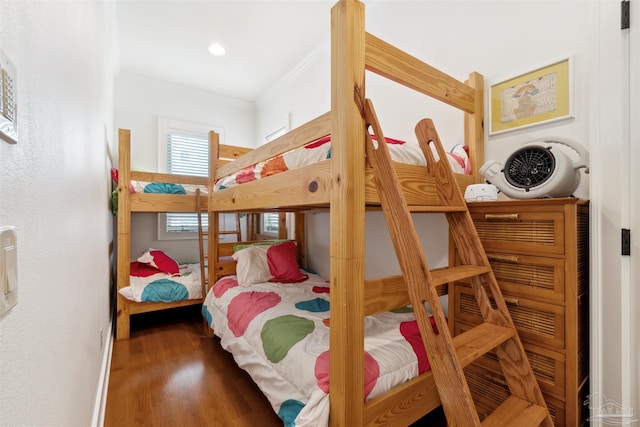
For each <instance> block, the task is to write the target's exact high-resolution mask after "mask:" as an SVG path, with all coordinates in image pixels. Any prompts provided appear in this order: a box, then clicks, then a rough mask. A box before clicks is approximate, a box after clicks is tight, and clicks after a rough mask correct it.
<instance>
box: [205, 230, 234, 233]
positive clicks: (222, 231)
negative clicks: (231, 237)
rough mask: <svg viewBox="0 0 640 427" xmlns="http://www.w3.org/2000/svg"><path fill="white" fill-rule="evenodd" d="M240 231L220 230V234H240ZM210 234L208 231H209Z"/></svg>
mask: <svg viewBox="0 0 640 427" xmlns="http://www.w3.org/2000/svg"><path fill="white" fill-rule="evenodd" d="M238 233H239V231H235V230H233V231H218V234H238ZM207 234H208V233H207Z"/></svg>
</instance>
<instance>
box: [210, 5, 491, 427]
mask: <svg viewBox="0 0 640 427" xmlns="http://www.w3.org/2000/svg"><path fill="white" fill-rule="evenodd" d="M331 30H332V35H331V63H332V66H331V93H332V100H331V111H330V112H328V113H326V114H324V115H322V116H320V117H318V118H316V119H314V120H312V121H310V122H308V123H307V124H305V125H303V126H301V127H299V128H297V129H294V130H292V131H291V132H289V133H287V134H286V135H284V136H282V137H280V138H279V139H277V140H275V141H273V142H271V143H268V144H266V145H263V146H261V147H259V148H257V149H255V150H253V151H251V152H250V153H249V154H247V155H245V156H243V157H241V158H239V159H237V160H236V161H234V162H231V163H228V164H226V165H222V166H220V167H217V164H218V154H219V152H220V151H221V150H222V149H223V148H224V149H226V148H227V147H226V146H221V145H219V143H218V138H217V135H216V134H215V133H211V134H210V139H211V151H210V156H211V158H210V165H211V168H210V177H209V188H214V183H215V181H216V180H217V179H218V178H220V177H223V176H226V175H230V174H232V173H235V172H237V171H240V170H241V169H243V168H245V167H248V166H251V165H253V164H255V163H258V162H260V161H264V160H266V159H269V158H271V157H273V156H275V155H277V154H281V153H284V152H286V151H289V150H292V149H295V148H298V147H301V146H302V145H304V144H305V143H307V142H310V141H313V140H315V139H317V138H321V137H323V136H326V135H328V134H331V137H332V146H331V159H330V160H325V161H323V162H320V163H318V164H314V165H311V166H307V167H304V168H302V169H295V170H291V171H287V172H283V173H280V174H278V175H274V176H270V177H266V178H263V179H261V180H258V181H253V182H248V183H245V184H242V185H240V186H237V187H231V188H227V189H224V190H220V191H215V192H214V191H210V192H209V203H208V206H209V215H210V216H209V223H210V224H213V226H214V227H216V224H217V223H218V222H217V215H218V214H219V213H220V212H230V211H252V210H259V209H266V210H277V209H278V208H283V207H286V208H288V209H298V210H300V211H304V210H305V209H310V208H311V209H312V208H318V207H325V208H326V207H329V210H330V223H331V229H330V271H331V273H330V276H331V277H330V282H331V294H330V295H331V296H330V298H331V301H330V307H331V312H330V317H331V334H330V349H331V353H330V390H331V391H330V393H329V399H330V413H331V416H330V424H331V426H350V427H352V426H360V425H388V424H389V423H390V422H393V425H409V424H411V423H412V422H414V421H416V420H418V419H419V418H421V417H422V416H423V415H425V414H426V413H428V412H430V411H431V410H432V409H434V408H436V407H438V406H439V405H440V399H439V397H438V392H437V389H436V385H435V382H434V379H433V375H432V374H431V372H428V373H425V374H423V375H420V376H419V377H416V378H414V379H413V380H411V381H409V382H407V383H405V384H403V385H401V386H399V387H396V388H395V389H393V390H392V391H390V392H388V393H386V394H384V395H382V396H380V397H377V398H375V399H373V400H370V401H367V402H365V399H364V390H363V383H364V358H363V351H364V317H365V316H368V315H372V314H375V313H378V312H382V311H387V310H391V309H394V308H397V307H401V306H404V305H407V304H409V303H410V298H409V295H408V293H407V288H406V286H405V284H404V282H403V278H402V276H393V277H385V278H379V279H374V280H365V278H364V277H365V274H364V262H365V256H364V255H365V211H366V210H367V209H368V208H369V207H379V206H380V200H379V198H378V192H377V190H376V187H375V184H374V178H373V173H372V170H371V167H370V166H368V165H367V163H366V160H365V137H366V120H365V118H364V116H365V113H364V104H365V97H364V92H365V90H364V88H365V71H370V72H374V73H377V74H379V75H381V76H383V77H386V78H389V79H391V80H393V81H396V82H397V83H400V84H402V85H404V86H407V87H409V88H412V89H414V90H416V91H418V92H421V93H423V94H425V95H427V96H430V97H432V98H435V99H437V100H440V101H442V102H444V103H446V104H448V105H451V106H453V107H456V108H457V109H459V110H462V111H463V112H464V113H465V139H466V141H465V143H466V145H467V146H468V147H469V155H470V158H471V162H472V167H473V174H472V175H456V181H457V183H458V185H459V187H460V188H461V189H462V190H464V188H466V186H467V185H469V184H473V183H478V182H482V181H483V179H482V177H481V176H480V174H479V172H478V169H479V167H480V165H482V164H483V151H484V146H483V141H484V130H483V120H484V110H483V102H484V81H483V77H482V76H481V75H480V74H478V73H475V72H473V73H471V74H470V75H469V79H468V81H467V82H460V81H458V80H456V79H455V78H452V77H450V76H448V75H446V74H445V73H443V72H441V71H439V70H437V69H435V68H433V67H431V66H430V65H427V64H426V63H424V62H422V61H420V60H418V59H416V58H414V57H412V56H410V55H408V54H407V53H405V52H403V51H401V50H399V49H397V48H396V47H394V46H391V45H390V44H388V43H386V42H384V41H382V40H380V39H378V38H376V37H375V36H373V35H371V34H368V33H366V32H365V28H364V5H363V4H362V3H360V2H359V1H354V0H341V1H339V3H337V4H336V5H335V6H334V7H333V8H332V11H331ZM395 166H396V172H397V175H398V177H399V179H400V183H401V188H402V191H403V193H404V196H405V198H406V200H407V203H408V205H409V206H410V210H411V211H414V212H420V210H421V206H424V205H440V204H441V202H440V200H439V197H438V194H437V190H436V189H435V180H434V178H433V177H432V176H430V175H429V174H428V173H427V171H426V168H424V167H419V166H410V165H404V164H396V165H395ZM444 211H445V209H443V212H444ZM215 234H216V230H215V229H214V230H212V235H214V236H215ZM219 251H220V248H219V247H218V244H217V239H216V238H215V237H214V238H211V239H209V254H210V259H212V260H217V259H218V256H219V255H220V253H219ZM226 268H227V267H225V268H222V267H221V266H218V265H217V263H216V262H210V264H209V269H210V270H209V277H210V280H209V282H210V283H211V284H213V283H215V281H216V279H217V277H218V276H219V275H220V274H221V273H222V274H228V273H230V272H232V271H229V270H226Z"/></svg>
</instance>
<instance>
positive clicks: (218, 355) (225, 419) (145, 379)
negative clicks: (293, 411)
mask: <svg viewBox="0 0 640 427" xmlns="http://www.w3.org/2000/svg"><path fill="white" fill-rule="evenodd" d="M131 319H132V320H131V338H130V339H128V340H121V341H115V343H114V347H113V356H112V360H111V373H110V378H109V389H108V394H107V404H106V414H105V424H104V425H105V426H106V427H116V426H117V427H125V426H154V427H155V426H171V427H179V426H189V427H193V426H234V427H235V426H238V427H245V426H246V427H258V426H259V427H282V421H281V420H280V418H278V417H277V415H276V414H275V413H274V412H273V409H272V408H271V406H270V405H269V402H268V401H267V399H266V398H265V397H264V395H263V394H262V393H261V392H260V390H259V389H258V388H257V386H256V385H255V384H254V383H253V381H252V380H251V378H250V377H249V376H248V375H247V374H246V373H245V372H244V371H243V370H242V369H240V368H238V367H237V365H236V364H235V362H234V360H233V357H232V356H231V355H230V354H229V353H227V352H226V351H225V350H223V349H222V347H221V346H220V342H219V340H218V338H215V337H214V338H210V337H206V336H204V334H203V329H202V317H201V315H200V310H199V307H197V306H196V307H185V308H180V309H174V310H171V311H166V312H157V313H149V314H141V315H136V316H132V318H131ZM427 426H431V427H441V426H446V421H445V420H444V416H443V414H442V411H440V410H436V411H433V412H432V413H431V414H429V415H427V416H426V417H424V418H423V419H421V420H420V421H418V422H416V423H415V424H414V425H413V426H412V427H427Z"/></svg>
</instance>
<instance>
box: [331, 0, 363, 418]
mask: <svg viewBox="0 0 640 427" xmlns="http://www.w3.org/2000/svg"><path fill="white" fill-rule="evenodd" d="M364 31H365V30H364V5H363V4H362V3H360V2H359V1H356V0H340V1H339V2H338V3H337V4H336V5H335V6H333V8H332V9H331V114H332V116H331V135H332V136H331V138H332V143H331V145H332V146H331V177H332V187H331V199H330V200H331V213H330V224H331V225H330V228H331V234H330V240H331V243H330V258H331V259H330V266H331V328H330V362H329V363H330V377H329V384H330V385H329V389H330V392H329V401H330V413H331V416H330V421H331V426H332V427H335V426H341V427H352V426H360V425H362V423H363V408H364V228H365V227H364V220H365V215H364V212H365V210H364V201H365V197H364V196H365V194H364V188H365V179H364V178H365V133H364V131H365V122H364V119H363V117H362V115H361V112H360V110H359V108H358V106H357V104H356V102H355V100H354V95H355V94H356V93H358V96H359V97H361V98H364V74H365V68H364V67H365V32H364ZM362 101H364V100H363V99H362Z"/></svg>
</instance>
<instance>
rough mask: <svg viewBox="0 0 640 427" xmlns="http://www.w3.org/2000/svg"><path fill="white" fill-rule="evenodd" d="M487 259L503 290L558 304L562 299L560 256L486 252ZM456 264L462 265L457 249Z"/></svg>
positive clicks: (563, 291)
mask: <svg viewBox="0 0 640 427" xmlns="http://www.w3.org/2000/svg"><path fill="white" fill-rule="evenodd" d="M487 258H489V262H490V263H491V268H492V270H493V274H494V276H495V277H496V280H497V281H498V284H499V285H500V289H501V290H502V291H503V292H507V293H509V294H513V295H521V296H524V297H528V298H532V299H545V300H548V301H551V302H555V303H557V304H562V303H563V302H564V299H565V289H564V283H565V280H564V273H565V271H564V260H563V259H561V258H548V257H535V256H527V255H518V254H513V253H498V252H487ZM455 264H456V265H461V264H462V262H461V261H460V259H459V257H458V251H457V250H456V255H455ZM464 282H465V283H469V281H468V280H467V281H464Z"/></svg>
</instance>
